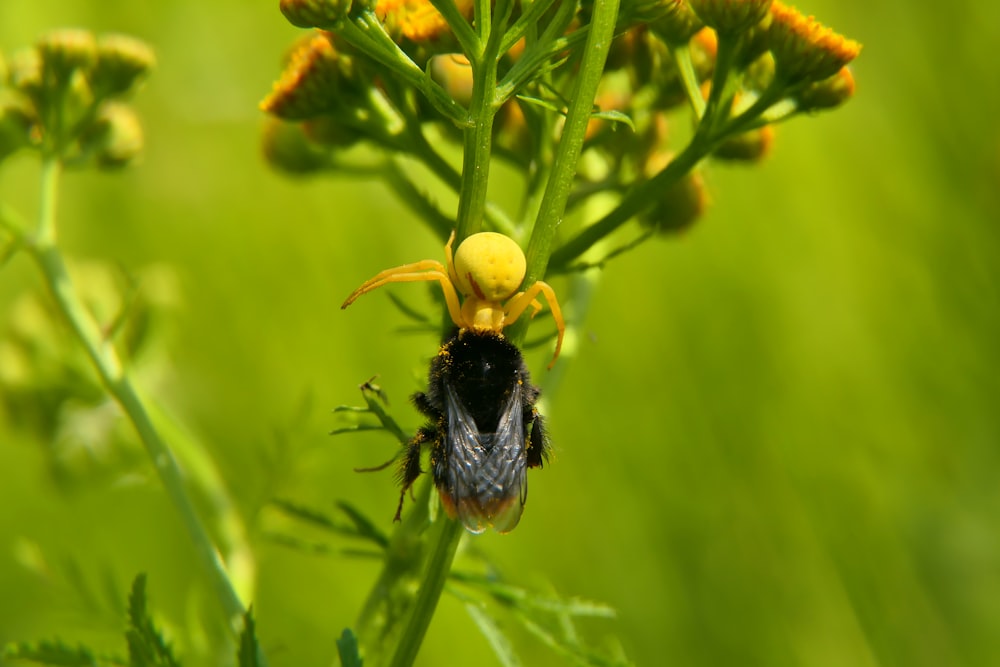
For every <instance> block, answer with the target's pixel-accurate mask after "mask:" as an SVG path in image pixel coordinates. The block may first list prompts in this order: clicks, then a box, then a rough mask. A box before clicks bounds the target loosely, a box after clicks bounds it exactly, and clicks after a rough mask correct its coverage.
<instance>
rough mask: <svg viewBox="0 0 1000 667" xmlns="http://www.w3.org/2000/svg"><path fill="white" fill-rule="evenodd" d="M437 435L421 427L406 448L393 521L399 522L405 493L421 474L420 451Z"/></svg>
mask: <svg viewBox="0 0 1000 667" xmlns="http://www.w3.org/2000/svg"><path fill="white" fill-rule="evenodd" d="M418 395H421V394H418ZM414 398H416V396H415V397H414ZM437 435H438V433H437V429H436V428H434V427H433V426H430V425H427V426H423V427H421V428H420V430H419V431H417V434H416V435H415V436H413V439H412V440H410V443H409V444H408V445H407V446H406V456H404V457H403V461H402V464H401V465H400V467H399V474H398V477H399V484H400V487H401V488H400V490H399V505H398V506H397V507H396V516H395V517H393V521H399V520H400V518H401V517H402V513H403V501H404V500H406V492H407V490H409V488H410V487H411V486H413V483H414V482H415V481H417V478H418V477H420V475H421V473H423V470H421V469H420V450H422V449H423V447H424V445H425V444H426V443H428V442H434V441H435V440H436V439H437Z"/></svg>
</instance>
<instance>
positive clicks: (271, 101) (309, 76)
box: [260, 33, 341, 120]
mask: <svg viewBox="0 0 1000 667" xmlns="http://www.w3.org/2000/svg"><path fill="white" fill-rule="evenodd" d="M339 61H340V56H339V54H338V53H337V51H336V49H334V48H333V44H332V43H331V42H330V38H329V35H328V34H327V33H319V34H317V35H315V36H313V37H312V38H310V39H308V40H307V41H305V42H304V43H303V44H302V45H301V46H299V47H298V48H297V49H295V50H294V51H293V52H292V54H291V57H290V58H289V61H288V65H287V66H286V67H285V70H284V71H283V72H282V73H281V78H279V79H278V80H277V81H276V82H275V84H274V89H273V90H272V91H271V94H270V95H268V96H267V97H266V98H265V99H264V101H263V102H261V103H260V108H261V110H263V111H266V112H268V113H271V114H274V115H275V116H277V117H279V118H284V119H285V120H303V119H306V118H312V117H314V116H317V115H319V114H321V113H324V112H326V111H329V109H330V107H331V103H332V101H331V95H332V93H333V92H334V91H337V89H338V82H339V80H340V79H341V77H340V72H339V70H340V62H339Z"/></svg>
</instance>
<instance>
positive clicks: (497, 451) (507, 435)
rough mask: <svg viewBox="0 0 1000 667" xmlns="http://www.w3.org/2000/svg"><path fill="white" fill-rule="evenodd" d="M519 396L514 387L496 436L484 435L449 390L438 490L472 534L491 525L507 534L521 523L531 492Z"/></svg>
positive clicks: (447, 388) (453, 392) (452, 391)
mask: <svg viewBox="0 0 1000 667" xmlns="http://www.w3.org/2000/svg"><path fill="white" fill-rule="evenodd" d="M521 392H522V388H521V384H520V383H517V382H515V383H513V387H512V389H511V391H510V395H509V396H508V398H507V403H506V405H504V408H503V412H502V413H501V415H500V420H499V422H498V424H497V430H496V433H481V432H480V431H479V428H478V426H477V425H476V422H475V420H474V419H473V417H472V415H471V414H469V411H468V410H467V409H466V408H465V406H464V405H462V401H461V400H460V399H459V397H458V396H457V395H456V394H455V391H454V389H452V388H451V387H450V386H448V387H446V388H445V394H446V397H445V398H446V400H445V403H446V406H447V410H448V436H447V440H446V447H447V454H446V456H447V457H448V465H446V466H445V479H444V484H443V485H442V484H439V485H438V489H439V491H440V493H441V497H442V499H443V500H444V501H445V507H446V509H447V510H448V513H449V514H451V515H452V516H456V515H457V516H458V518H459V519H461V521H462V523H463V524H465V527H466V528H467V529H468V530H469V531H470V532H473V533H481V532H483V530H485V529H486V526H493V528H494V529H495V530H496V531H497V532H501V533H506V532H508V531H510V530H513V528H514V526H516V525H517V522H518V521H519V520H520V519H521V512H522V511H523V508H524V496H525V494H526V493H527V456H526V453H525V442H524V415H523V409H522V406H521Z"/></svg>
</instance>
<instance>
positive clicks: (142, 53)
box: [90, 34, 156, 95]
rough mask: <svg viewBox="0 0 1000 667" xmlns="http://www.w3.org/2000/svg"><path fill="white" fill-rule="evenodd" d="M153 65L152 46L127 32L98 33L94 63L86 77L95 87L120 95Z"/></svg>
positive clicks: (140, 78)
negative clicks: (100, 34) (92, 69)
mask: <svg viewBox="0 0 1000 667" xmlns="http://www.w3.org/2000/svg"><path fill="white" fill-rule="evenodd" d="M155 64H156V56H155V55H154V54H153V49H151V48H150V47H149V45H148V44H146V43H145V42H143V41H142V40H139V39H136V38H135V37H130V36H128V35H117V34H110V35H102V36H101V37H100V38H99V39H98V40H97V63H96V64H95V65H94V71H93V72H92V73H91V76H90V79H91V83H92V85H93V86H94V89H95V90H99V91H101V92H102V93H104V94H107V95H121V94H123V93H126V92H128V91H129V90H130V89H131V88H132V87H133V86H134V85H136V84H137V83H138V82H139V81H141V80H142V79H143V78H144V77H145V76H146V75H147V74H149V72H150V70H152V69H153V66H154V65H155Z"/></svg>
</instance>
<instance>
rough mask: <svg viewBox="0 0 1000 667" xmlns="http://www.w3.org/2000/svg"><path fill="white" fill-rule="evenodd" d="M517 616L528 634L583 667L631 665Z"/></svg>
mask: <svg viewBox="0 0 1000 667" xmlns="http://www.w3.org/2000/svg"><path fill="white" fill-rule="evenodd" d="M515 615H516V617H517V618H518V620H519V621H520V622H521V625H523V626H524V628H525V629H526V630H527V631H528V632H530V633H531V634H533V635H534V636H535V637H536V638H538V639H540V640H541V641H542V642H543V643H544V644H546V645H547V646H548V647H549V648H551V649H552V650H553V651H555V652H556V653H559V654H561V655H563V656H565V657H566V658H569V659H570V660H572V661H573V662H575V663H576V664H578V665H582V666H583V667H627V666H628V665H630V663H629V662H628V661H623V660H618V659H615V658H609V657H606V656H603V655H600V654H598V653H595V652H594V651H591V650H590V649H588V648H587V647H585V646H582V645H580V644H579V643H577V642H569V641H566V640H565V639H560V638H559V637H557V636H556V635H555V633H553V632H552V631H550V630H549V629H548V628H546V627H545V626H544V625H543V624H541V623H538V622H536V621H535V620H534V619H531V618H529V617H528V616H527V615H526V614H524V613H520V612H518V613H516V614H515Z"/></svg>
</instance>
